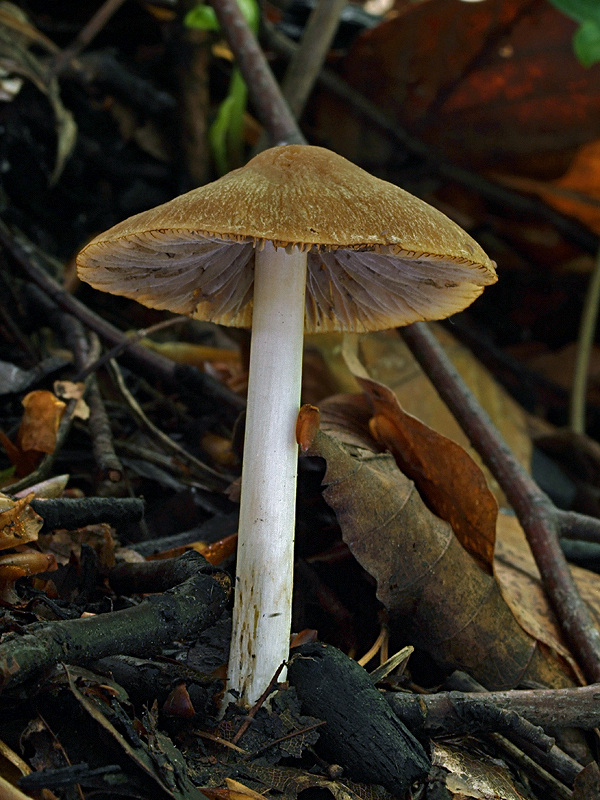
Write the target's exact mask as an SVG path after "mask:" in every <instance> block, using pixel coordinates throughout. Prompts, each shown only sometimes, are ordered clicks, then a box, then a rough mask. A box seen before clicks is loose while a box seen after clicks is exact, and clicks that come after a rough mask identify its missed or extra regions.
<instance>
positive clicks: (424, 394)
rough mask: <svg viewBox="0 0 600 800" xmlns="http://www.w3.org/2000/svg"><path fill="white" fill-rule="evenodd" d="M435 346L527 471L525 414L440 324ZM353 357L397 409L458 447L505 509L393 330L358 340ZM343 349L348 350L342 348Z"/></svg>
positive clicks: (477, 459) (492, 480)
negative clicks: (393, 400) (397, 404)
mask: <svg viewBox="0 0 600 800" xmlns="http://www.w3.org/2000/svg"><path fill="white" fill-rule="evenodd" d="M431 330H432V331H433V333H434V334H435V336H436V338H437V340H438V342H439V343H440V344H441V345H442V347H443V348H444V351H445V352H446V355H447V356H448V358H449V359H450V361H451V362H452V364H453V365H454V367H455V368H456V369H457V371H458V372H459V374H460V375H461V377H462V378H463V380H464V381H465V382H466V384H467V385H468V387H469V389H470V390H471V391H472V392H473V394H474V395H475V397H476V398H477V400H478V401H479V403H480V404H481V406H482V408H483V409H484V410H485V411H486V412H487V413H488V415H489V416H490V418H491V419H492V421H493V422H494V424H495V425H496V427H497V428H498V430H499V431H500V433H501V435H502V437H503V439H504V440H505V441H506V443H507V444H508V446H509V447H510V448H511V450H512V451H513V453H514V454H515V457H516V458H517V460H518V461H519V462H520V463H521V464H522V465H523V466H524V467H525V469H527V470H529V468H530V463H531V451H532V446H531V440H530V438H529V429H528V420H527V415H526V414H525V412H524V411H523V409H522V408H521V407H520V406H519V405H518V403H516V402H515V401H514V400H513V399H512V398H511V397H510V395H509V394H508V392H506V391H505V390H504V389H503V388H502V387H501V386H500V385H499V384H498V382H497V381H496V380H495V379H494V377H493V376H492V375H491V374H490V372H489V371H488V370H487V369H486V368H485V367H484V366H482V364H481V363H480V362H479V361H478V360H477V358H476V357H475V356H474V355H473V353H471V351H470V350H469V349H468V348H466V347H464V346H463V345H461V344H460V343H459V342H458V341H457V340H456V339H455V338H454V337H453V336H452V334H450V333H449V332H448V331H447V330H446V329H445V328H443V327H442V326H441V325H431ZM356 346H357V348H358V350H357V353H358V355H359V357H360V361H361V363H362V364H363V365H364V367H365V369H366V371H367V373H368V376H369V377H370V378H372V379H373V380H376V381H378V382H380V383H383V384H384V385H385V386H389V388H390V389H391V390H392V391H393V392H394V394H395V395H396V397H397V398H398V400H399V402H400V404H401V406H402V408H403V409H404V410H405V411H406V412H407V413H408V414H412V415H413V416H415V417H417V418H418V419H420V420H421V422H423V423H424V424H425V425H427V426H428V427H430V428H433V429H434V430H436V431H438V432H439V433H441V434H443V435H444V436H446V437H447V438H448V439H452V441H454V442H456V443H457V444H459V445H460V446H461V447H462V448H463V449H464V450H466V452H467V453H468V454H469V455H470V456H471V458H472V459H473V460H474V461H475V462H476V463H477V464H478V465H479V466H480V467H481V469H482V470H483V473H484V475H485V477H486V481H487V484H488V486H489V487H490V489H491V490H492V492H493V494H494V496H495V497H496V499H497V500H498V503H499V505H500V506H506V505H507V501H506V498H505V497H504V493H503V491H502V490H501V488H500V487H499V485H498V482H497V481H496V479H495V478H494V476H493V475H492V474H491V473H490V471H489V470H488V469H487V467H486V466H485V465H484V464H483V463H482V461H481V457H480V456H479V454H478V453H477V452H476V450H475V448H473V447H472V446H471V443H470V441H469V439H468V438H467V436H466V435H465V433H464V432H463V430H462V428H461V427H460V426H459V424H458V422H457V421H456V419H455V418H454V417H453V416H452V413H451V412H450V411H449V410H448V407H447V406H446V405H445V403H444V402H443V400H442V399H441V398H440V396H439V394H438V393H437V391H436V390H435V387H434V386H433V384H432V383H431V381H430V380H429V378H427V376H426V375H425V373H424V372H423V370H422V369H421V368H420V366H419V365H418V363H417V361H416V360H415V358H414V356H413V355H412V353H411V352H410V350H409V348H408V346H407V345H406V344H405V343H404V342H403V341H402V339H401V337H400V335H399V334H398V332H397V331H386V332H384V333H374V334H368V335H366V336H361V337H359V338H358V341H357V345H356ZM346 349H347V348H346Z"/></svg>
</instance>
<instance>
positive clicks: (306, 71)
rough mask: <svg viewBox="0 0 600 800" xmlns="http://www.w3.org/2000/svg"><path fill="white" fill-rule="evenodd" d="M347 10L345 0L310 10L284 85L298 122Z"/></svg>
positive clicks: (321, 0) (324, 1)
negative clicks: (341, 16)
mask: <svg viewBox="0 0 600 800" xmlns="http://www.w3.org/2000/svg"><path fill="white" fill-rule="evenodd" d="M345 7H346V0H318V2H317V3H316V5H315V6H314V8H313V10H312V11H311V14H310V16H309V18H308V22H307V23H306V27H305V28H304V33H303V34H302V39H301V40H300V45H299V47H298V49H297V50H296V52H295V53H294V55H293V57H292V58H291V60H290V63H289V64H288V68H287V70H286V73H285V75H284V78H283V81H282V82H281V91H282V92H283V96H284V97H285V99H286V100H287V102H288V104H289V106H290V110H291V112H292V114H293V115H294V116H295V117H296V119H299V118H300V117H301V116H302V111H303V110H304V106H305V105H306V101H307V100H308V96H309V95H310V93H311V91H312V88H313V86H314V84H315V81H316V80H317V78H318V76H319V72H320V71H321V68H322V66H323V64H324V62H325V58H326V56H327V53H328V52H329V49H330V48H331V43H332V41H333V37H334V36H335V33H336V31H337V29H338V25H339V22H340V15H341V13H342V11H343V9H344V8H345Z"/></svg>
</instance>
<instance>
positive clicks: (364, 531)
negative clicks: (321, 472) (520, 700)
mask: <svg viewBox="0 0 600 800" xmlns="http://www.w3.org/2000/svg"><path fill="white" fill-rule="evenodd" d="M321 410H322V413H323V412H324V408H322V409H321ZM353 435H354V436H356V434H353ZM367 436H368V434H367ZM309 454H310V455H316V456H320V457H322V458H324V459H325V461H326V465H327V468H326V473H325V477H324V481H323V483H324V487H325V488H324V492H323V496H324V498H325V500H326V502H327V503H328V504H329V505H330V506H331V508H332V509H333V510H334V511H335V513H336V516H337V519H338V523H339V524H340V527H341V529H342V536H343V538H344V541H345V542H346V544H347V545H348V547H349V548H350V550H351V551H352V553H353V554H354V556H355V558H356V559H357V560H358V561H359V563H360V564H361V565H362V566H363V567H364V568H365V569H366V570H367V572H369V573H370V574H371V575H372V576H373V577H374V578H375V579H376V581H377V595H378V597H379V599H380V600H381V602H382V603H383V604H384V605H385V606H386V608H387V609H388V612H389V615H390V626H391V629H392V630H393V629H394V628H395V629H400V630H401V631H402V634H403V636H404V638H407V639H408V640H409V641H410V642H411V643H412V644H414V645H416V646H419V647H421V648H423V649H425V650H426V651H428V652H429V653H430V654H431V656H432V657H433V658H434V659H435V660H436V661H437V662H438V663H440V664H442V665H444V666H445V667H448V668H461V669H465V670H466V671H468V672H470V673H471V674H472V675H473V676H474V677H476V679H477V680H479V681H480V682H481V683H483V684H484V685H485V686H487V687H489V688H492V687H495V688H499V687H511V686H515V685H517V684H518V683H520V682H521V681H523V680H532V681H536V682H538V683H541V684H543V685H547V686H564V685H570V684H572V683H573V682H574V681H575V680H576V676H575V675H574V674H573V673H572V672H571V670H570V669H569V666H568V665H567V663H566V662H565V661H564V660H563V659H561V658H560V657H559V656H558V655H557V654H556V653H554V652H550V650H549V649H548V648H547V647H546V646H545V645H543V644H541V643H540V642H539V641H538V640H536V638H535V637H534V636H532V635H530V634H528V633H527V632H526V631H524V630H523V628H522V627H521V626H520V625H519V623H518V621H517V620H516V618H515V616H514V615H513V613H512V611H511V609H510V607H509V606H508V604H507V603H506V602H505V601H504V599H503V597H502V594H501V592H500V589H499V586H498V584H497V582H496V581H495V579H494V577H493V576H491V575H489V574H487V573H486V572H484V571H483V570H482V569H481V568H480V567H479V566H478V564H477V562H476V561H475V560H474V558H473V557H472V556H471V555H470V554H469V553H467V551H466V550H465V549H464V548H463V547H462V546H461V545H460V543H459V541H458V539H457V538H456V536H455V535H454V533H453V531H452V529H451V527H450V525H448V523H446V522H444V521H443V520H441V519H439V518H438V517H436V516H435V515H434V514H433V513H432V512H431V511H430V510H429V509H428V508H427V507H426V506H425V504H424V503H423V501H422V500H421V498H420V496H419V494H418V492H417V491H416V489H415V486H414V484H413V482H412V481H410V480H409V479H408V478H406V477H405V476H404V475H403V474H402V472H400V470H399V469H398V467H397V465H396V463H395V461H394V459H393V457H392V456H391V455H390V454H387V453H378V452H373V451H372V450H370V449H368V448H367V447H364V446H357V445H352V444H342V443H341V442H339V441H336V439H334V438H333V437H331V436H328V435H326V434H325V433H323V432H319V433H318V434H317V436H316V437H315V441H314V443H313V446H312V447H311V449H310V451H309Z"/></svg>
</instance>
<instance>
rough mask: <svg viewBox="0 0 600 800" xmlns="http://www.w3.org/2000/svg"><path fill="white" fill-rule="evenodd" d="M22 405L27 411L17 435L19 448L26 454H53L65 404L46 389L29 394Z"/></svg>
mask: <svg viewBox="0 0 600 800" xmlns="http://www.w3.org/2000/svg"><path fill="white" fill-rule="evenodd" d="M21 403H22V405H23V408H24V409H25V411H24V413H23V417H22V419H21V424H20V426H19V431H18V433H17V445H18V447H19V448H20V449H21V450H22V451H24V452H26V451H27V450H36V451H37V452H38V453H53V452H54V448H55V446H56V434H57V433H58V426H59V424H60V420H61V418H62V415H63V414H64V411H65V408H66V405H65V403H63V402H62V400H59V399H58V397H56V395H55V394H53V393H52V392H48V391H46V390H45V389H38V390H37V391H34V392H29V394H26V395H25V397H24V398H23V400H22V401H21Z"/></svg>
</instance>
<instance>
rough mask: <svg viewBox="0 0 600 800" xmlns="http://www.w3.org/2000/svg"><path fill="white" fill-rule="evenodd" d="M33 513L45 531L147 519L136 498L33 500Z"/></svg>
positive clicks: (142, 502) (117, 524)
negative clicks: (40, 519) (42, 522)
mask: <svg viewBox="0 0 600 800" xmlns="http://www.w3.org/2000/svg"><path fill="white" fill-rule="evenodd" d="M30 505H31V507H32V509H33V510H34V511H35V512H36V514H39V515H40V517H41V518H42V519H43V520H44V530H46V531H52V530H56V529H57V528H66V529H67V530H74V529H75V528H83V527H84V526H85V525H96V524H98V523H100V522H106V523H108V524H109V525H114V526H119V525H124V524H126V523H128V522H139V521H140V520H141V519H142V517H143V516H144V501H143V500H142V499H140V498H137V497H75V498H71V497H58V498H51V499H48V500H38V499H34V500H32V501H31V503H30Z"/></svg>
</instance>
